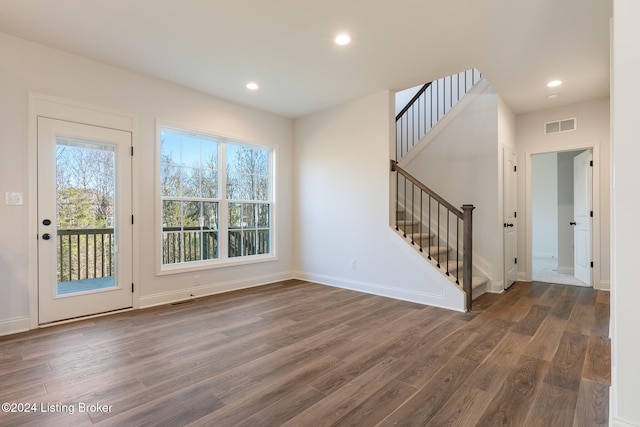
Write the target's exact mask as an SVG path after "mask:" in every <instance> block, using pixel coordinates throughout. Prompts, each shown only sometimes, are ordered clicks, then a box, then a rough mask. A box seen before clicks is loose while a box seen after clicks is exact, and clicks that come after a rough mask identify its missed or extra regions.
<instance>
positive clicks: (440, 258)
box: [396, 210, 489, 300]
mask: <svg viewBox="0 0 640 427" xmlns="http://www.w3.org/2000/svg"><path fill="white" fill-rule="evenodd" d="M396 223H397V228H396V231H397V232H398V234H399V235H400V236H402V237H403V239H405V241H406V242H407V243H409V244H411V245H412V246H414V247H415V248H416V250H417V251H418V252H420V254H421V255H423V256H424V258H425V259H426V260H427V261H429V262H430V263H431V264H432V265H433V266H434V267H436V268H438V269H440V270H441V271H442V273H443V274H444V275H446V276H447V277H449V278H450V281H451V282H452V283H453V284H455V285H456V286H458V287H460V288H464V284H463V283H464V278H463V277H462V276H463V275H462V271H463V265H464V262H463V261H462V257H461V256H460V254H459V253H453V251H454V249H453V248H451V247H449V246H447V245H446V244H445V243H442V242H440V241H438V240H437V239H436V235H435V234H434V233H425V232H420V231H415V230H420V227H421V224H420V222H419V221H417V220H405V212H404V210H399V211H397V212H396ZM422 227H423V228H424V224H422ZM458 278H459V279H458ZM488 283H489V278H488V277H485V276H481V275H474V274H472V275H471V289H472V291H471V295H472V300H473V299H476V298H478V297H479V296H480V295H482V294H484V293H485V292H487V285H488Z"/></svg>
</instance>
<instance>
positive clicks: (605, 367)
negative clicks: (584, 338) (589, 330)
mask: <svg viewBox="0 0 640 427" xmlns="http://www.w3.org/2000/svg"><path fill="white" fill-rule="evenodd" d="M582 378H583V379H587V380H591V381H595V382H598V383H602V384H611V341H610V340H609V339H608V338H605V337H602V336H600V335H595V334H592V335H591V336H590V337H589V343H588V345H587V354H586V359H585V361H584V370H583V371H582Z"/></svg>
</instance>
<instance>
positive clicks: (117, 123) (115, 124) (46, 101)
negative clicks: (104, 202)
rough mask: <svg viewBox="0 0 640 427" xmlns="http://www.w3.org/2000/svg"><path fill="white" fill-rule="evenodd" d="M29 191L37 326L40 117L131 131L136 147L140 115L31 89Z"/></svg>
mask: <svg viewBox="0 0 640 427" xmlns="http://www.w3.org/2000/svg"><path fill="white" fill-rule="evenodd" d="M28 107H29V112H28V120H29V123H28V130H27V138H28V147H27V158H28V183H29V184H28V194H29V195H33V196H32V197H33V199H32V197H29V200H28V217H29V218H28V222H29V227H28V236H29V246H28V255H29V256H28V258H29V261H28V268H27V270H28V271H27V277H28V283H29V327H30V329H35V328H38V327H39V324H38V241H37V236H38V210H37V208H38V206H37V203H36V202H35V197H36V196H35V195H36V194H38V193H37V192H38V179H37V178H38V174H37V167H38V120H37V118H38V117H39V116H40V117H49V118H53V119H58V120H66V121H70V122H78V123H84V124H88V125H93V126H101V127H107V128H110V129H116V130H122V131H128V132H131V134H132V141H131V143H132V146H133V147H134V150H135V147H136V146H137V138H138V136H137V135H138V118H137V115H135V114H133V113H129V112H126V111H121V110H114V109H108V108H105V107H102V106H96V105H92V104H87V103H82V102H77V101H73V100H69V99H65V98H60V97H55V96H50V95H46V94H42V93H37V92H29V100H28ZM132 164H133V166H132V169H133V172H132V182H133V184H132V199H133V202H132V209H133V212H134V213H135V212H136V211H137V210H138V209H137V208H138V206H137V203H138V202H137V200H138V197H136V196H137V188H136V186H135V182H136V176H135V171H136V170H137V169H138V160H137V158H136V157H135V156H134V157H133V159H132ZM138 232H139V231H138V229H137V227H133V236H132V237H133V248H132V253H133V256H132V258H133V271H132V276H133V283H138V282H139V274H140V272H139V268H138V265H139V255H138V254H139V243H138V242H139V241H140V239H139V237H138ZM138 288H139V287H138V286H135V287H134V292H133V308H138V307H139V291H138Z"/></svg>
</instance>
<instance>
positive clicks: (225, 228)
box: [218, 142, 229, 259]
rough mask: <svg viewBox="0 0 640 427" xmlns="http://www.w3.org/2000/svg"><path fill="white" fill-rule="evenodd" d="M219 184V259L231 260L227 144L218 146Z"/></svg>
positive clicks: (223, 143)
mask: <svg viewBox="0 0 640 427" xmlns="http://www.w3.org/2000/svg"><path fill="white" fill-rule="evenodd" d="M218 159H219V160H218V182H219V183H220V188H219V189H218V190H219V194H220V207H219V209H220V211H219V212H218V216H219V220H220V224H219V227H218V233H219V236H218V239H219V240H218V250H219V251H218V257H219V258H220V259H228V258H229V201H228V200H227V173H226V170H227V150H226V143H225V142H220V144H218Z"/></svg>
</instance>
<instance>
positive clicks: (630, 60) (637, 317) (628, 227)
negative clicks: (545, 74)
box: [611, 0, 640, 426]
mask: <svg viewBox="0 0 640 427" xmlns="http://www.w3.org/2000/svg"><path fill="white" fill-rule="evenodd" d="M613 5H614V6H613V32H612V35H613V43H612V58H613V64H612V65H613V67H612V92H611V93H612V98H611V99H612V113H613V114H612V135H613V143H612V151H611V153H612V160H613V163H612V164H613V174H612V175H613V194H612V196H613V210H612V222H613V228H612V238H611V243H612V245H611V246H612V258H611V262H612V265H611V267H612V283H611V285H612V286H611V287H612V313H611V314H612V315H611V320H612V327H613V331H612V359H611V364H612V369H613V376H612V389H611V398H612V407H611V415H612V418H613V422H612V425H613V426H630V425H634V426H640V405H638V402H639V401H640V369H638V360H640V339H639V334H638V325H640V310H638V301H640V286H638V242H640V227H638V212H640V197H639V194H640V192H639V191H638V188H640V173H639V172H638V159H640V144H638V141H640V132H638V99H640V86H639V85H638V76H640V54H639V52H638V46H640V27H639V26H638V21H639V20H640V2H638V1H637V0H614V2H613Z"/></svg>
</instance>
